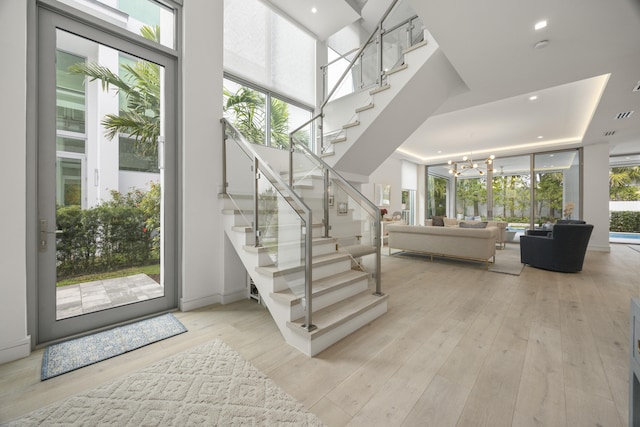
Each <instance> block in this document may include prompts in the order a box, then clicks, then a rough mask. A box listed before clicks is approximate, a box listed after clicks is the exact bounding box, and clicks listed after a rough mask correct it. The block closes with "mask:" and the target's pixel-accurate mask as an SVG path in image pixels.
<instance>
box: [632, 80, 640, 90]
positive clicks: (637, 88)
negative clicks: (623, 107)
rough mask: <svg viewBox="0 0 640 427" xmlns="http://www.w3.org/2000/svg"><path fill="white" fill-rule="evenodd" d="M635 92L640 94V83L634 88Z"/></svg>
mask: <svg viewBox="0 0 640 427" xmlns="http://www.w3.org/2000/svg"><path fill="white" fill-rule="evenodd" d="M633 91H634V92H640V82H638V83H636V85H635V87H634V88H633Z"/></svg>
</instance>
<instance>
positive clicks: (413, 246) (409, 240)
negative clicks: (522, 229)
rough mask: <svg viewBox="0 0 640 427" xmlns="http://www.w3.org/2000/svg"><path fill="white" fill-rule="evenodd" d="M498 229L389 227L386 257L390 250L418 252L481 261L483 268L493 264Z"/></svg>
mask: <svg viewBox="0 0 640 427" xmlns="http://www.w3.org/2000/svg"><path fill="white" fill-rule="evenodd" d="M498 229H499V228H498V227H487V228H459V227H433V226H432V227H425V226H420V225H390V226H389V227H388V231H389V254H391V251H392V249H400V250H403V251H410V252H422V253H425V254H429V255H431V257H432V258H433V256H434V255H435V256H444V257H450V258H460V259H468V260H473V261H482V262H484V263H485V266H486V268H489V263H490V262H495V255H496V241H497V236H498Z"/></svg>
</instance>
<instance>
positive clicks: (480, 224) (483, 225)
mask: <svg viewBox="0 0 640 427" xmlns="http://www.w3.org/2000/svg"><path fill="white" fill-rule="evenodd" d="M487 224H488V222H487V221H482V222H476V223H469V222H461V223H460V228H487Z"/></svg>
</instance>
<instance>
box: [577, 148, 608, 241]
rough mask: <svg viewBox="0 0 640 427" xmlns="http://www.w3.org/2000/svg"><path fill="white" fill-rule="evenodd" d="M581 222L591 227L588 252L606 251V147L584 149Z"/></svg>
mask: <svg viewBox="0 0 640 427" xmlns="http://www.w3.org/2000/svg"><path fill="white" fill-rule="evenodd" d="M583 153H584V158H583V161H584V163H583V171H584V173H583V175H584V181H583V187H582V188H583V196H584V197H583V207H584V215H583V219H584V220H585V221H586V222H587V223H589V224H593V225H594V227H593V233H592V234H591V239H590V240H589V250H594V251H602V252H609V251H610V250H611V248H610V246H609V144H608V143H602V144H594V145H587V146H585V147H584V151H583Z"/></svg>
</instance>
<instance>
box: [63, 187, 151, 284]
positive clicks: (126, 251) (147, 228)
mask: <svg viewBox="0 0 640 427" xmlns="http://www.w3.org/2000/svg"><path fill="white" fill-rule="evenodd" d="M156 187H157V188H154V187H152V189H151V191H149V192H147V193H144V192H141V191H139V190H136V191H134V192H131V193H128V194H126V195H122V194H120V193H118V192H112V196H113V198H112V200H111V201H109V202H107V203H104V204H102V205H100V206H97V207H94V208H91V209H81V208H80V207H79V206H69V207H59V208H58V209H57V212H56V219H57V227H58V230H62V234H60V235H58V236H57V244H56V249H57V254H56V255H57V277H58V280H61V279H64V278H67V277H73V276H76V275H80V274H90V273H100V272H105V271H113V270H117V269H120V268H123V267H130V266H138V265H145V264H149V263H150V262H153V261H156V260H157V259H159V253H160V248H159V244H160V219H159V218H160V209H159V201H160V198H159V196H160V188H159V185H156Z"/></svg>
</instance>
